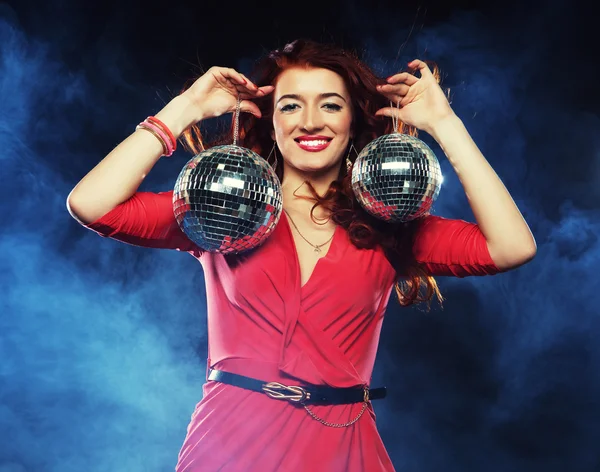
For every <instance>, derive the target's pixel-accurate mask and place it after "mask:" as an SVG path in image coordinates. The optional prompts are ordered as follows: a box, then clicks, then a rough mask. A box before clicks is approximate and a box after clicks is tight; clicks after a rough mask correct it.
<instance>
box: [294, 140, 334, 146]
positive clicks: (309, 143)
mask: <svg viewBox="0 0 600 472" xmlns="http://www.w3.org/2000/svg"><path fill="white" fill-rule="evenodd" d="M298 142H299V143H300V144H302V145H303V146H322V145H324V144H327V143H328V142H329V141H326V140H325V139H323V140H318V141H315V140H311V141H298Z"/></svg>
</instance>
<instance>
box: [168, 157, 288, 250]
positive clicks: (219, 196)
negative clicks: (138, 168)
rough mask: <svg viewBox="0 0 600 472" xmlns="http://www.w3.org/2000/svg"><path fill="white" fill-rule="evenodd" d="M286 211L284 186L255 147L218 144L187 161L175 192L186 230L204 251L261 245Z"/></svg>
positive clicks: (176, 207)
mask: <svg viewBox="0 0 600 472" xmlns="http://www.w3.org/2000/svg"><path fill="white" fill-rule="evenodd" d="M282 209H283V199H282V192H281V183H280V182H279V178H278V177H277V175H276V174H275V172H274V171H273V169H272V168H271V166H270V165H269V164H268V163H267V161H265V160H264V159H263V158H262V157H261V156H259V155H258V154H257V153H255V152H254V151H251V150H250V149H246V148H242V147H239V146H235V145H226V146H215V147H213V148H210V149H207V150H206V151H203V152H201V153H200V154H198V155H196V156H195V157H193V158H192V159H190V160H189V161H188V163H187V164H186V165H185V167H184V168H183V169H182V170H181V172H180V173H179V177H177V181H176V182H175V189H174V192H173V211H174V213H175V218H176V220H177V223H178V224H179V227H180V228H181V230H182V231H183V232H184V233H185V234H186V235H187V237H188V238H189V239H190V240H192V241H193V242H194V243H195V244H196V245H198V246H199V247H200V248H201V249H203V250H205V251H209V252H217V253H221V254H229V253H240V252H242V251H246V250H249V249H252V248H255V247H257V246H259V245H260V244H262V243H263V242H264V241H265V240H266V238H267V237H268V236H269V235H270V234H271V232H272V231H273V229H274V228H275V226H277V223H278V221H279V218H280V216H281V212H282Z"/></svg>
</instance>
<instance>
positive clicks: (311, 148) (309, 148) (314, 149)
mask: <svg viewBox="0 0 600 472" xmlns="http://www.w3.org/2000/svg"><path fill="white" fill-rule="evenodd" d="M332 140H333V138H330V137H328V136H299V137H297V138H295V139H294V141H296V143H297V144H298V147H300V149H302V150H304V151H308V152H319V151H322V150H323V149H326V148H327V147H328V146H329V144H331V141H332ZM300 141H327V142H326V143H325V144H321V145H319V146H304V145H303V144H301V143H300Z"/></svg>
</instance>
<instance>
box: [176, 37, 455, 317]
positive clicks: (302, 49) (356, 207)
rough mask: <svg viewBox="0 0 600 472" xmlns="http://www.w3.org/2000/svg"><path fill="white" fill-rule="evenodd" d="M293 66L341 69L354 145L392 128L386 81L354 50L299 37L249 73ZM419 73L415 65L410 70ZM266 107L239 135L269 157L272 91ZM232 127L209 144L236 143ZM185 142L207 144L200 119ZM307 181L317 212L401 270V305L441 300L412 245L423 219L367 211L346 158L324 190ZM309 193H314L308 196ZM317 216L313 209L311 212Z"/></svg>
mask: <svg viewBox="0 0 600 472" xmlns="http://www.w3.org/2000/svg"><path fill="white" fill-rule="evenodd" d="M428 64H429V66H430V67H431V69H432V72H433V74H434V76H435V77H436V79H437V80H438V82H439V80H440V73H439V69H438V67H437V65H436V64H435V63H432V62H429V63H428ZM291 67H307V68H324V69H329V70H331V71H333V72H336V73H337V74H339V75H340V76H341V77H342V79H343V80H344V83H345V85H346V87H347V90H348V92H349V95H350V97H351V100H352V110H353V119H352V125H351V127H352V133H353V136H354V138H353V140H352V141H353V144H354V147H355V149H356V151H357V152H360V151H361V150H362V149H363V148H364V147H365V146H366V145H367V144H368V143H369V142H371V141H372V140H373V139H375V138H377V137H379V136H381V135H383V134H388V133H391V132H392V131H393V128H392V123H391V120H390V119H387V118H383V119H382V118H379V117H376V116H375V112H376V111H377V110H378V109H380V108H383V107H386V106H389V101H388V100H387V99H386V98H385V97H384V96H383V95H381V94H380V93H379V92H378V91H377V89H376V86H377V85H378V84H383V83H385V79H382V78H379V77H377V76H376V75H375V73H374V72H373V71H372V70H371V68H370V67H368V66H367V65H366V64H365V63H364V62H363V61H362V60H360V59H359V57H358V56H357V55H356V53H355V52H353V51H347V50H344V49H342V48H340V47H338V46H335V45H332V44H322V43H318V42H315V41H311V40H303V39H299V40H296V41H293V42H291V43H289V44H287V45H285V47H283V48H281V49H276V50H274V51H271V52H269V53H268V54H266V55H265V56H264V57H263V58H261V59H260V60H259V61H258V62H257V63H256V65H255V69H254V71H253V72H252V73H251V74H250V78H251V80H252V81H253V82H254V83H255V84H257V85H258V86H262V85H269V84H272V85H275V83H276V81H277V78H278V76H279V75H280V74H281V73H282V72H283V71H284V70H286V69H288V68H291ZM409 72H411V73H414V70H409ZM254 102H255V103H256V104H257V106H258V108H259V109H260V111H261V115H262V117H261V118H256V117H255V116H254V115H251V114H249V113H242V114H240V117H239V139H240V143H241V145H242V146H244V147H246V148H249V149H252V150H253V151H255V152H256V153H258V154H259V155H261V156H263V157H265V158H267V156H268V155H269V154H270V151H271V150H272V149H273V140H272V138H271V131H272V129H273V112H274V110H273V109H274V104H273V95H272V94H269V95H267V96H265V97H261V98H257V99H254ZM233 125H234V122H233V119H232V128H231V130H230V131H229V132H228V133H227V134H225V135H222V136H220V137H218V138H217V139H214V140H213V141H211V142H210V143H208V144H207V146H206V148H208V147H212V146H216V145H220V144H229V143H231V136H232V134H231V133H232V131H233ZM399 126H400V131H401V132H403V133H406V134H410V135H412V136H416V135H417V129H416V128H414V127H412V126H407V125H405V124H404V123H401V122H400V125H399ZM183 137H184V143H183V144H184V146H185V147H186V148H187V149H188V150H189V151H191V152H193V153H198V152H200V151H202V150H203V149H204V148H205V145H204V142H203V137H202V133H201V131H200V127H199V125H198V124H196V125H194V126H192V127H191V128H188V129H187V130H186V131H185V133H184V136H183ZM347 155H348V157H349V159H350V161H352V162H354V160H355V159H356V156H357V154H356V153H354V155H351V154H350V153H349V151H348V150H347ZM274 161H275V158H274V157H269V163H270V164H271V165H274ZM275 172H276V173H277V175H278V176H279V178H280V179H283V163H282V162H281V159H279V162H278V164H277V168H276V169H275ZM306 184H307V185H308V187H309V189H310V191H311V193H312V195H313V197H312V198H311V200H313V201H314V202H315V203H314V205H313V208H312V211H314V210H315V208H317V207H318V206H319V205H321V206H323V207H324V208H325V209H327V210H328V211H329V212H330V214H331V219H332V220H333V221H334V222H335V223H336V224H338V225H341V226H342V227H344V228H345V229H346V231H347V232H348V235H349V238H350V241H351V242H352V244H354V245H355V246H356V247H358V248H369V249H371V248H375V247H376V246H380V247H381V248H382V249H383V250H384V252H385V254H386V256H387V258H388V260H389V261H390V263H391V264H392V265H393V267H394V269H395V270H396V274H397V282H396V284H395V290H396V294H397V296H398V301H399V303H400V305H401V306H409V305H412V304H415V303H421V302H427V309H429V308H430V301H431V299H432V298H433V296H434V295H435V296H436V297H437V299H438V301H439V303H440V305H441V304H442V302H443V297H442V295H441V293H440V290H439V288H438V285H437V283H436V281H435V279H434V278H433V277H432V276H430V275H428V274H427V273H426V272H425V271H424V270H423V268H422V267H421V265H420V264H419V263H418V262H417V261H416V260H415V258H414V256H413V253H412V247H413V243H414V237H415V229H416V225H417V224H418V220H414V221H412V222H408V223H396V224H390V223H386V222H383V221H381V220H379V219H377V218H375V217H373V216H372V215H370V214H369V213H367V212H366V211H365V210H364V209H363V208H362V207H361V205H360V204H359V203H358V201H357V200H356V197H355V196H354V193H353V191H352V187H351V172H348V171H347V167H346V165H345V164H344V163H343V162H342V165H341V166H340V173H339V176H338V179H336V180H335V181H333V182H332V183H331V185H330V186H329V189H328V190H327V191H326V192H325V194H324V195H319V194H318V193H317V192H316V190H315V189H314V187H313V186H312V185H311V184H310V183H309V182H306ZM307 198H310V197H307ZM311 217H312V218H313V221H314V214H312V212H311Z"/></svg>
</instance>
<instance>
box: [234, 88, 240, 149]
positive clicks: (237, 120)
mask: <svg viewBox="0 0 600 472" xmlns="http://www.w3.org/2000/svg"><path fill="white" fill-rule="evenodd" d="M241 100H242V99H241V97H240V95H239V94H238V97H237V104H236V106H235V117H234V119H235V122H234V125H233V145H234V146H237V140H238V134H239V131H240V104H241Z"/></svg>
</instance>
